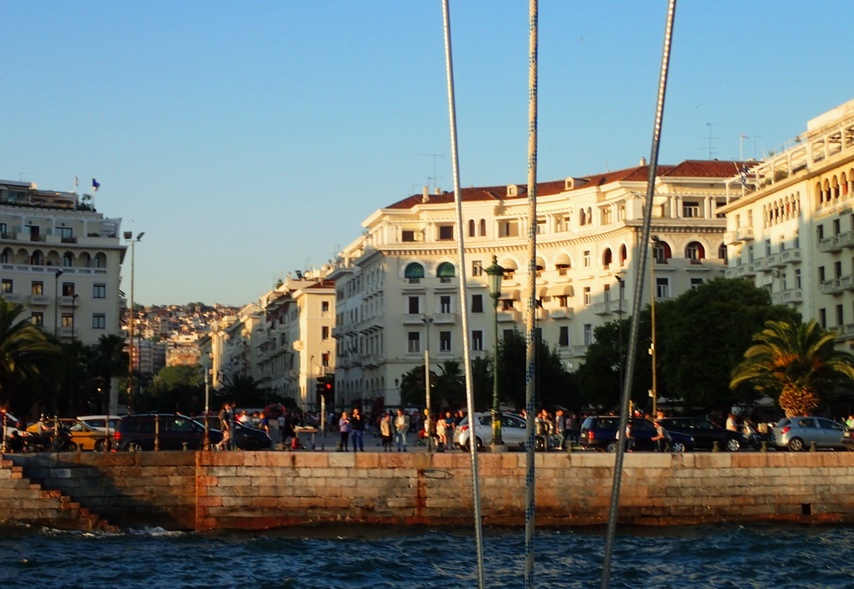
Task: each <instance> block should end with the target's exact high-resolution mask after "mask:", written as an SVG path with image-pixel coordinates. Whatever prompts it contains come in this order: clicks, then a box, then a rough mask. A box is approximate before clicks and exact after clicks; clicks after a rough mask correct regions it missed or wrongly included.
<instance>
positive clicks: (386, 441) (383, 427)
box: [380, 413, 391, 452]
mask: <svg viewBox="0 0 854 589" xmlns="http://www.w3.org/2000/svg"><path fill="white" fill-rule="evenodd" d="M380 437H381V438H382V441H383V452H391V415H389V414H388V413H383V416H382V419H380Z"/></svg>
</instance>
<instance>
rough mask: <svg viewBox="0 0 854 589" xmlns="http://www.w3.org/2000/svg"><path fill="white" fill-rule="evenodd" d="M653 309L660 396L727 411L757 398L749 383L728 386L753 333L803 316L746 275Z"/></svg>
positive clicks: (714, 282) (704, 286) (719, 280)
mask: <svg viewBox="0 0 854 589" xmlns="http://www.w3.org/2000/svg"><path fill="white" fill-rule="evenodd" d="M655 312H656V352H657V358H658V387H657V388H658V396H659V398H662V397H667V398H672V399H682V400H683V401H684V404H685V406H686V407H703V408H704V409H706V410H707V411H710V410H717V411H720V412H722V413H723V414H726V412H727V411H729V409H730V407H732V406H733V405H738V404H750V403H752V402H754V401H755V400H756V399H757V398H758V395H757V394H756V391H755V390H753V389H751V388H750V387H736V388H735V389H732V388H730V386H729V384H730V376H731V371H732V368H733V367H734V366H736V365H737V364H738V363H739V362H740V360H741V358H742V355H743V354H744V351H745V350H746V349H747V348H748V347H749V346H750V344H751V340H752V337H753V334H754V333H756V332H757V331H758V330H760V329H762V326H763V325H764V324H765V322H766V321H769V320H778V321H794V322H797V321H799V315H798V314H797V313H796V312H795V311H793V310H792V309H790V308H788V307H783V306H774V305H772V304H771V297H770V295H769V294H768V292H767V291H766V290H765V289H762V288H758V287H756V286H754V285H753V284H752V283H751V282H749V281H747V280H744V279H735V280H730V279H725V278H717V279H714V280H711V281H709V282H706V283H704V284H701V285H700V286H698V287H697V288H695V289H692V290H689V291H688V292H686V293H684V294H682V295H681V296H680V297H678V298H677V299H675V300H673V301H667V302H663V303H658V304H656V308H655ZM646 313H648V310H647V312H646Z"/></svg>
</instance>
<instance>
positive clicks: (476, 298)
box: [471, 294, 483, 313]
mask: <svg viewBox="0 0 854 589" xmlns="http://www.w3.org/2000/svg"><path fill="white" fill-rule="evenodd" d="M471 312H472V313H483V295H479V294H476V295H471Z"/></svg>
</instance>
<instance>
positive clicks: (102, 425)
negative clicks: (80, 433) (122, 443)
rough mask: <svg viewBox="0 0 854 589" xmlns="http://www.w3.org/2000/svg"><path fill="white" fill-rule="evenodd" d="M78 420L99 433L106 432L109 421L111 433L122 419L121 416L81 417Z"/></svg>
mask: <svg viewBox="0 0 854 589" xmlns="http://www.w3.org/2000/svg"><path fill="white" fill-rule="evenodd" d="M77 419H79V420H80V421H82V422H83V423H85V424H86V425H88V426H89V427H91V428H92V429H94V430H98V431H105V429H106V427H107V426H106V423H107V421H108V420H109V424H110V431H112V432H114V431H116V426H117V425H118V423H119V421H121V419H122V418H121V417H120V416H119V415H81V416H78V417H77Z"/></svg>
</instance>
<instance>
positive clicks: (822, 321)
mask: <svg viewBox="0 0 854 589" xmlns="http://www.w3.org/2000/svg"><path fill="white" fill-rule="evenodd" d="M818 324H819V325H821V328H822V329H827V309H819V310H818Z"/></svg>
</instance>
